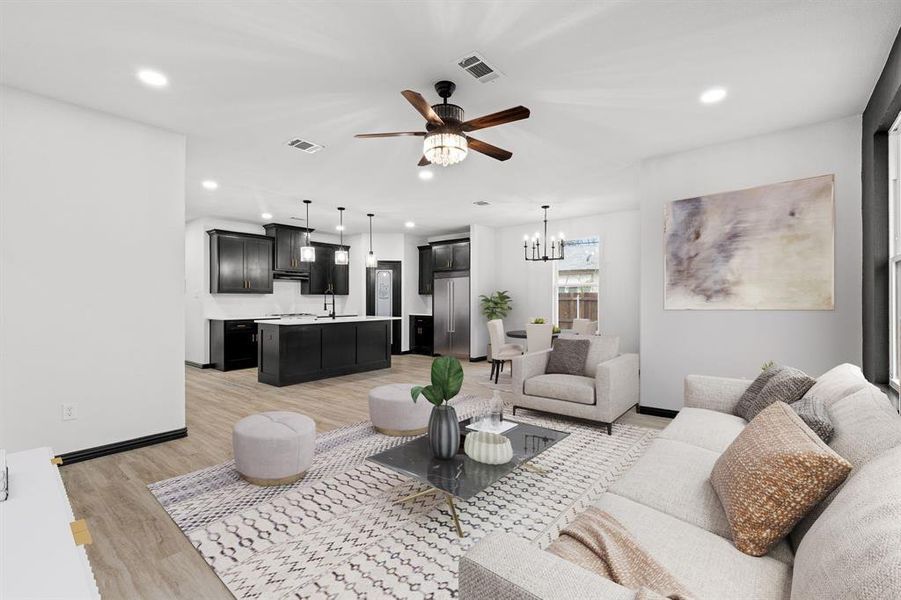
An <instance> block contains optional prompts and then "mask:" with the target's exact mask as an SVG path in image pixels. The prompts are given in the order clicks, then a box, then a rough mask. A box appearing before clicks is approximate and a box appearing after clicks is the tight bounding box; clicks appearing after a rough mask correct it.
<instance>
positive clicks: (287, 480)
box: [238, 471, 306, 486]
mask: <svg viewBox="0 0 901 600" xmlns="http://www.w3.org/2000/svg"><path fill="white" fill-rule="evenodd" d="M238 475H240V476H241V479H243V480H244V481H246V482H247V483H252V484H253V485H259V486H270V485H288V484H289V483H294V482H295V481H300V479H302V478H303V476H304V475H306V473H298V474H297V475H289V476H287V477H281V478H279V479H260V478H259V477H248V476H247V475H245V474H244V473H241V472H240V471H238Z"/></svg>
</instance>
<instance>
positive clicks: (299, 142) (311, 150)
mask: <svg viewBox="0 0 901 600" xmlns="http://www.w3.org/2000/svg"><path fill="white" fill-rule="evenodd" d="M288 145H289V146H291V147H292V148H297V149H298V150H303V151H304V152H306V153H307V154H316V153H317V152H319V151H320V150H322V149H323V148H324V147H325V146H320V145H319V144H316V143H313V142H309V141H307V140H303V139H300V138H294V139H292V140H290V141H289V142H288Z"/></svg>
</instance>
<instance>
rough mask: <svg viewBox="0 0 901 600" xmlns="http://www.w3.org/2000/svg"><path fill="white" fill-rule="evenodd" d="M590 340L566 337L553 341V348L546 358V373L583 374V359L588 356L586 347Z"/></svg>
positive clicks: (589, 344)
mask: <svg viewBox="0 0 901 600" xmlns="http://www.w3.org/2000/svg"><path fill="white" fill-rule="evenodd" d="M590 346H591V342H590V341H588V340H586V339H584V338H583V339H579V340H576V339H571V338H566V339H562V340H557V341H556V342H554V349H553V350H552V351H551V356H550V358H548V361H547V367H545V369H544V372H545V373H547V374H549V375H550V374H552V373H561V374H563V375H581V376H584V375H585V359H586V358H587V357H588V348H589V347H590Z"/></svg>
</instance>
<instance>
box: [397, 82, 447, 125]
mask: <svg viewBox="0 0 901 600" xmlns="http://www.w3.org/2000/svg"><path fill="white" fill-rule="evenodd" d="M401 95H402V96H403V97H404V98H406V99H407V102H409V103H410V104H412V105H413V108H415V109H416V110H418V111H419V114H421V115H422V116H423V117H425V120H426V121H428V122H429V123H431V124H432V125H438V126H439V127H440V126H442V125H444V121H442V120H441V117H439V116H438V113H436V112H435V111H434V110H432V105H431V104H429V101H428V100H426V99H425V98H423V97H422V94H420V93H419V92H414V91H413V90H404V91H402V92H401Z"/></svg>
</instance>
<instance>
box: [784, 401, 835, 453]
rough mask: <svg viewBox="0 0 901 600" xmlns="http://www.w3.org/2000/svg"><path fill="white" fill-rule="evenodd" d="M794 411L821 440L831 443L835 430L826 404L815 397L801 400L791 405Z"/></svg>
mask: <svg viewBox="0 0 901 600" xmlns="http://www.w3.org/2000/svg"><path fill="white" fill-rule="evenodd" d="M789 406H791V407H792V410H794V411H795V413H796V414H797V415H798V416H799V417H801V420H802V421H804V423H805V424H806V425H807V426H808V427H810V428H811V429H812V430H813V432H814V433H815V434H817V435H818V436H820V439H821V440H823V441H824V442H826V443H827V444H828V443H829V440H831V439H832V434H833V433H834V432H835V428H834V427H833V426H832V419H830V418H829V413H828V412H827V411H826V403H825V402H823V401H822V400H820V399H819V398H816V397H814V396H809V397H807V398H801V399H800V400H798V401H797V402H795V403H793V404H790V405H789Z"/></svg>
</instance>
